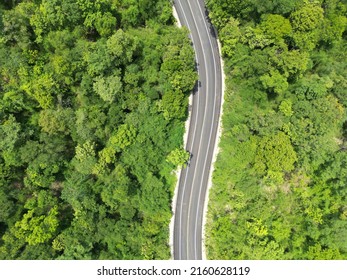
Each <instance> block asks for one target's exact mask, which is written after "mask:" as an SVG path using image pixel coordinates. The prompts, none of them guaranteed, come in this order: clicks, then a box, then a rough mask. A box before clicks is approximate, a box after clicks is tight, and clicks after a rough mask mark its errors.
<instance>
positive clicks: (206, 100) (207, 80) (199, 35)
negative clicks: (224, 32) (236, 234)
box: [180, 1, 216, 259]
mask: <svg viewBox="0 0 347 280" xmlns="http://www.w3.org/2000/svg"><path fill="white" fill-rule="evenodd" d="M187 2H188V6H189V9H190V11H192V7H191V5H190V2H189V1H187ZM180 5H181V3H180ZM181 7H182V6H181ZM182 10H183V9H182ZM183 13H184V12H183ZM191 13H192V18H193V21H194V24H195V27H196V30H197V33H198V37H199V41H200V43H201V49H202V55H203V57H204V61H205V63H206V62H207V59H206V53H205V49H204V47H203V45H202V36H201V34H200V32H199V28H198V25H197V23H196V20H195V17H194V13H193V12H191ZM203 21H204V23H205V25H206V22H205V18H204V16H203ZM207 33H208V30H207ZM192 37H193V36H192ZM208 37H209V33H208ZM209 39H210V38H209ZM210 42H211V40H210ZM194 45H195V44H194ZM211 47H212V45H211ZM212 53H213V52H212ZM213 62H214V60H213ZM205 66H207V65H205ZM215 71H216V70H215ZM208 84H209V79H208V73H207V70H206V92H205V106H204V119H203V122H202V128H201V133H203V131H204V127H205V123H206V122H205V119H206V109H207V103H208V94H207V93H208ZM212 127H213V123H212ZM194 133H195V132H194ZM201 141H202V135H201V136H200V139H199V146H198V155H197V158H196V166H197V164H198V162H199V158H200V155H201V152H200V146H201ZM192 143H193V142H192ZM208 146H209V145H208ZM208 146H207V150H208ZM205 164H206V157H205V162H204V166H205ZM203 172H204V170H203ZM186 175H187V173H186ZM195 175H196V168H195V170H194V174H193V181H192V186H191V190H190V197H189V207H188V223H187V224H188V225H189V220H190V215H189V213H190V208H191V205H192V197H193V190H194V182H195V178H196V176H195ZM201 179H203V176H202V178H201ZM200 186H201V185H200ZM200 189H201V188H199V193H200ZM199 197H200V195H199ZM198 209H199V200H198ZM181 213H182V211H181ZM197 215H198V212H197ZM196 220H197V217H195V221H196ZM195 235H196V224H195V229H194V236H195ZM188 237H189V226H187V243H188V241H189V238H188ZM188 248H189V246H188V244H187V257H188V258H189V254H188V250H189V249H188ZM194 256H195V259H197V257H196V236H195V237H194Z"/></svg>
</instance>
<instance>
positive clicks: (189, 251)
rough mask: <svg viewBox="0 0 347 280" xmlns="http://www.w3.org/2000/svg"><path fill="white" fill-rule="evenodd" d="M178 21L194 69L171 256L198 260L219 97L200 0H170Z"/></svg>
mask: <svg viewBox="0 0 347 280" xmlns="http://www.w3.org/2000/svg"><path fill="white" fill-rule="evenodd" d="M174 6H175V8H176V11H177V14H178V17H179V19H180V22H181V24H182V25H185V26H187V27H188V29H189V30H190V38H191V40H192V42H193V46H194V49H195V54H196V62H197V70H198V74H199V82H198V86H197V87H196V90H195V92H194V95H193V106H192V114H191V120H190V125H189V132H188V140H187V146H186V150H187V151H189V152H191V154H192V157H191V160H190V164H189V166H187V168H185V169H183V170H182V172H181V176H180V178H179V186H178V193H177V203H176V209H175V217H174V218H175V220H174V233H173V234H174V240H173V242H174V244H173V246H174V247H173V254H174V259H176V260H187V259H188V260H193V259H197V260H199V259H202V257H203V256H202V246H203V244H202V226H203V225H202V223H203V211H204V203H205V198H206V190H207V184H208V179H209V176H210V169H211V162H212V157H213V151H214V146H215V143H216V135H217V130H218V122H219V113H220V106H221V96H222V72H221V64H220V57H219V51H218V44H217V40H216V38H215V35H214V32H213V31H212V28H211V25H210V23H209V21H208V19H207V15H206V8H205V4H204V1H203V0H174Z"/></svg>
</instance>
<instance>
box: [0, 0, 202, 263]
mask: <svg viewBox="0 0 347 280" xmlns="http://www.w3.org/2000/svg"><path fill="white" fill-rule="evenodd" d="M195 80H196V73H195V70H194V54H193V50H192V47H191V45H190V43H189V39H188V36H187V32H186V31H185V30H181V29H178V28H176V27H175V26H174V19H173V16H172V8H171V4H170V3H169V1H167V0H119V1H117V0H97V1H94V0H93V1H92V0H59V1H57V0H42V1H40V0H35V1H34V0H33V1H29V0H24V1H13V0H12V1H1V4H0V259H168V258H170V249H169V246H168V241H169V222H170V219H171V215H172V213H171V208H170V207H171V199H172V195H173V188H174V185H175V180H176V178H175V175H174V173H173V172H172V171H173V170H174V169H175V168H176V167H177V165H180V164H183V163H184V161H185V156H184V155H185V153H184V151H183V150H182V145H183V143H182V142H183V132H184V120H185V119H186V115H187V106H188V98H187V96H188V94H189V92H190V91H191V89H192V87H193V86H194V83H195Z"/></svg>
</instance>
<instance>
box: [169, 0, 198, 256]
mask: <svg viewBox="0 0 347 280" xmlns="http://www.w3.org/2000/svg"><path fill="white" fill-rule="evenodd" d="M179 5H180V6H181V10H182V13H183V16H184V18H185V21H186V24H187V26H188V29H190V28H189V23H188V20H187V17H186V14H185V13H184V10H183V8H182V5H181V3H180V2H179ZM172 7H173V14H174V16H175V17H177V18H176V20H177V23H178V26H182V23H181V22H180V19H179V16H178V13H177V11H176V8H175V6H174V5H172ZM191 40H192V43H193V45H195V44H194V39H193V36H191ZM194 52H195V51H194ZM195 61H196V63H198V59H197V54H196V52H195ZM197 68H198V69H197V70H198V76H199V77H200V75H199V67H197ZM196 94H197V99H198V100H197V103H198V105H197V111H196V119H198V116H199V87H198V91H197V93H196ZM192 100H193V96H192V94H191V95H190V97H189V101H190V103H192ZM190 117H192V116H191V114H189V117H188V119H187V121H186V127H187V123H189V129H191V127H190V123H191V121H192V118H190ZM196 127H197V122H195V126H194V132H193V139H192V142H191V145H193V143H194V139H195V134H196V133H195V132H196ZM189 129H188V130H186V132H185V134H187V138H186V141H188V134H189ZM184 139H185V138H184ZM186 145H188V143H187V142H186V143H185V146H186ZM186 150H190V149H188V147H186ZM188 170H189V166H188V167H187V171H186V176H185V179H184V185H183V186H184V187H183V194H184V193H185V188H186V181H187V174H188ZM181 171H182V169H180V170H179V174H178V175H179V176H178V177H177V184H176V188H175V194H174V197H173V208H172V212H173V216H172V219H171V225H172V226H170V228H171V233H172V234H171V238H170V239H171V240H172V253H171V255H172V257H173V258H174V225H175V214H176V213H175V210H176V205H177V199H178V190H179V188H178V186H179V183H180V177H181ZM183 194H182V196H183ZM182 208H183V203H182V204H181V209H180V210H181V211H180V217H179V221H180V226H182ZM178 239H179V242H178V243H179V244H180V243H181V241H180V240H181V234H180V235H179V238H178ZM179 256H180V257H179V258H180V259H181V250H180V254H179Z"/></svg>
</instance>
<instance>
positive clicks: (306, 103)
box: [207, 0, 347, 259]
mask: <svg viewBox="0 0 347 280" xmlns="http://www.w3.org/2000/svg"><path fill="white" fill-rule="evenodd" d="M207 3H208V7H209V10H210V17H211V19H212V22H213V24H214V25H215V26H216V27H217V29H218V32H219V38H220V41H221V44H222V54H223V58H224V63H225V69H224V71H225V75H226V87H227V88H226V92H225V104H224V116H223V120H222V126H223V135H222V139H221V143H220V154H219V155H218V159H217V162H216V165H215V172H214V174H213V187H212V190H211V192H210V198H209V209H208V223H207V251H208V258H209V259H347V122H346V108H347V68H346V67H347V62H346V53H347V45H346V35H347V33H346V24H347V19H346V11H347V6H346V2H345V1H338V0H319V1H308V0H307V1H306V0H305V1H304V0H278V1H270V0H265V1H264V0H208V1H207Z"/></svg>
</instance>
